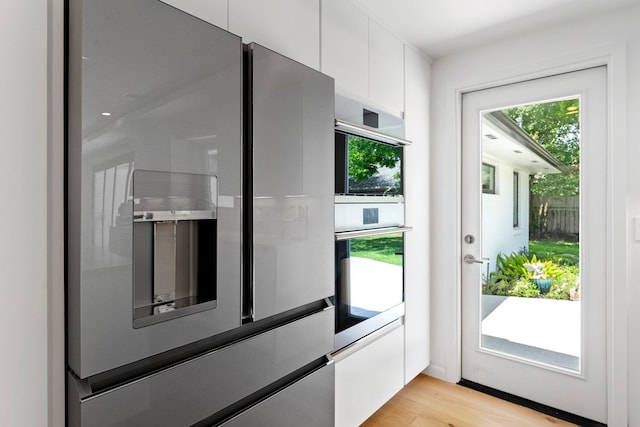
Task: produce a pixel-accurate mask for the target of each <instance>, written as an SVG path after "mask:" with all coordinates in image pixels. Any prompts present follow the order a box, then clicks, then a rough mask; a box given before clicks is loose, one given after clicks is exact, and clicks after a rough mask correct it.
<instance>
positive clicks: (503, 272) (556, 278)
mask: <svg viewBox="0 0 640 427" xmlns="http://www.w3.org/2000/svg"><path fill="white" fill-rule="evenodd" d="M525 264H539V265H540V266H541V269H542V274H543V275H544V277H545V278H547V279H550V280H551V288H550V289H549V292H547V293H546V294H540V290H539V289H538V287H537V286H536V285H535V284H534V283H532V282H531V279H532V278H533V272H531V271H528V270H527V268H526V267H525ZM578 271H579V270H578V267H577V266H569V265H558V264H557V263H555V262H553V261H551V260H544V261H541V260H539V259H538V258H537V257H536V255H532V256H531V258H529V257H528V256H527V255H525V254H517V253H512V254H510V255H508V256H505V255H503V254H498V256H497V258H496V271H494V272H491V273H490V274H489V277H488V279H487V283H486V285H485V286H484V287H483V290H482V292H483V294H486V295H502V296H518V297H527V298H535V297H543V298H551V299H569V293H570V290H571V289H572V288H575V287H577V286H578V284H579V280H578V274H579V273H578Z"/></svg>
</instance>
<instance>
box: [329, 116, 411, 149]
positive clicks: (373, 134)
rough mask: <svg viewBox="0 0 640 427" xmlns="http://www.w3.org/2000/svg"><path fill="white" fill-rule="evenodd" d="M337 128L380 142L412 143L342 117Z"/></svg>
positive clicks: (337, 122)
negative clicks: (344, 119)
mask: <svg viewBox="0 0 640 427" xmlns="http://www.w3.org/2000/svg"><path fill="white" fill-rule="evenodd" d="M335 126H336V129H337V130H341V131H344V132H347V133H352V134H354V135H357V136H363V137H365V138H370V139H374V140H376V141H380V142H386V143H387V144H391V145H411V144H412V142H411V141H409V140H407V139H404V138H398V137H397V136H392V135H387V134H384V133H382V132H379V131H378V130H376V129H375V128H370V127H368V126H362V125H357V124H355V123H349V122H345V121H343V120H340V119H336V124H335Z"/></svg>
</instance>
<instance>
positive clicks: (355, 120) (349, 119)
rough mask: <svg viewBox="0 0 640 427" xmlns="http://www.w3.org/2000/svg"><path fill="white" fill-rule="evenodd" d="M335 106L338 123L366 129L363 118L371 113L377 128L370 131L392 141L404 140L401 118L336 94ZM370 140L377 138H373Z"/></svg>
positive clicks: (394, 142)
mask: <svg viewBox="0 0 640 427" xmlns="http://www.w3.org/2000/svg"><path fill="white" fill-rule="evenodd" d="M335 104H336V107H335V108H336V119H338V120H339V121H341V122H346V123H347V124H355V125H357V126H359V127H363V128H364V129H367V125H366V123H365V116H366V115H367V113H373V114H375V115H377V121H378V123H377V125H378V126H377V127H376V128H374V129H371V130H374V131H375V132H377V133H382V134H384V135H389V136H390V137H391V138H392V140H395V139H397V138H400V140H403V139H404V120H403V119H402V118H400V117H396V116H394V115H392V114H389V113H387V112H385V111H382V110H379V109H376V108H372V107H370V106H368V105H365V104H363V103H361V102H359V101H356V100H354V99H351V98H347V97H345V96H342V95H338V94H336V96H335ZM352 132H353V130H352ZM354 133H356V132H354ZM356 134H358V133H356ZM367 138H369V137H367ZM372 139H377V138H375V137H374V138H372ZM388 142H390V143H392V144H397V143H398V141H393V142H392V141H388ZM407 142H408V141H407Z"/></svg>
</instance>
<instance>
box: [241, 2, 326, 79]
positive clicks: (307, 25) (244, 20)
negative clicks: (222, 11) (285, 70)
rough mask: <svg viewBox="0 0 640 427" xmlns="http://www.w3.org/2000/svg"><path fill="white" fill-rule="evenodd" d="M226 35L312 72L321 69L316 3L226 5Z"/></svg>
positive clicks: (318, 20)
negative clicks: (281, 56)
mask: <svg viewBox="0 0 640 427" xmlns="http://www.w3.org/2000/svg"><path fill="white" fill-rule="evenodd" d="M229 31H231V32H232V33H234V34H237V35H239V36H240V37H242V40H243V42H244V43H250V42H255V43H258V44H260V45H262V46H264V47H266V48H269V49H271V50H274V51H276V52H278V53H280V54H282V55H285V56H288V57H289V58H291V59H294V60H296V61H298V62H301V63H303V64H305V65H307V66H309V67H311V68H315V69H316V70H318V69H319V68H320V4H319V0H269V1H265V0H232V1H229Z"/></svg>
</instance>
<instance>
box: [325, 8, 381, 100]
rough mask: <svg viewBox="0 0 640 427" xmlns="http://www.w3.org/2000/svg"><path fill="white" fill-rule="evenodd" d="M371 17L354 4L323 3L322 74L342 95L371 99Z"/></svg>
mask: <svg viewBox="0 0 640 427" xmlns="http://www.w3.org/2000/svg"><path fill="white" fill-rule="evenodd" d="M368 44H369V18H368V17H367V15H365V14H364V13H363V12H362V11H360V9H358V8H357V7H355V6H354V5H353V4H351V2H348V1H344V0H322V52H321V53H322V70H321V71H322V72H323V73H325V74H328V75H330V76H331V77H333V78H334V79H335V80H336V91H337V92H339V93H341V94H342V95H346V96H351V97H354V96H355V97H358V98H363V99H367V98H368V96H369V46H368Z"/></svg>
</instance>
